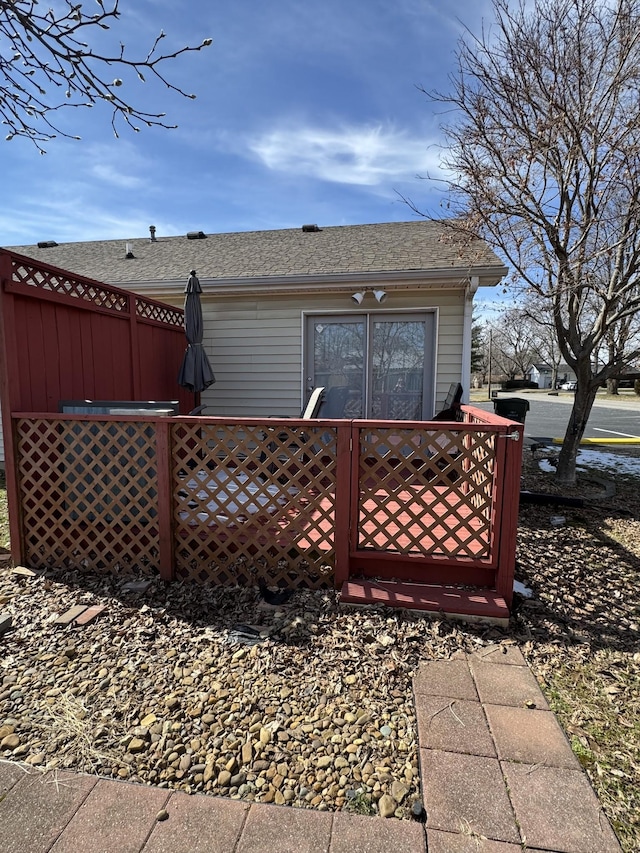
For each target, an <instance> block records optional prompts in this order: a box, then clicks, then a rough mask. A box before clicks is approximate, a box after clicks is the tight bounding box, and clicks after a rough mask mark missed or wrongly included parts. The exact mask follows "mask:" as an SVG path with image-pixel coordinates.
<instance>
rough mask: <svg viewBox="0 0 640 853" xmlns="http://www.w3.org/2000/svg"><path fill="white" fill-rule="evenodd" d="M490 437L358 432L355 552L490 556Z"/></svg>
mask: <svg viewBox="0 0 640 853" xmlns="http://www.w3.org/2000/svg"><path fill="white" fill-rule="evenodd" d="M494 459H495V433H489V432H487V433H484V432H482V433H480V432H478V433H473V434H472V433H470V432H466V431H462V430H460V431H458V430H445V429H434V430H418V429H401V428H394V429H388V428H385V429H382V428H381V429H369V428H367V429H366V431H365V430H362V431H361V433H360V462H359V472H360V473H359V504H358V539H357V542H358V548H361V549H374V550H378V551H392V552H397V553H401V554H422V555H438V556H444V557H449V558H457V557H465V558H475V559H488V558H489V557H490V556H491V544H492V540H491V535H492V520H493V493H494V490H495V486H494V467H495V466H494Z"/></svg>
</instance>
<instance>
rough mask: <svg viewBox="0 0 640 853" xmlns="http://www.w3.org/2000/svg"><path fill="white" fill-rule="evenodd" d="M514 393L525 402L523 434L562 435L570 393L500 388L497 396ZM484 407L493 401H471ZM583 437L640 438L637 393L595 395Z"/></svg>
mask: <svg viewBox="0 0 640 853" xmlns="http://www.w3.org/2000/svg"><path fill="white" fill-rule="evenodd" d="M508 397H518V398H520V399H522V400H527V401H528V402H529V406H530V408H529V412H528V413H527V417H526V421H525V435H526V436H527V437H530V438H562V437H564V433H565V430H566V428H567V423H568V422H569V415H570V413H571V406H572V404H573V395H569V394H564V395H563V394H561V395H559V396H558V397H551V396H549V395H548V393H545V392H542V393H540V392H538V393H527V392H520V393H518V392H515V393H513V394H508V393H507V392H505V391H501V392H500V394H499V399H502V400H504V399H507V398H508ZM472 405H474V406H477V407H478V408H480V409H484V410H485V411H488V412H492V411H493V402H491V401H488V400H484V401H480V402H473V403H472ZM584 437H585V438H600V439H606V438H629V437H633V438H636V439H640V397H635V398H631V397H629V396H625V397H624V398H622V400H621V401H620V402H618V401H615V400H611V399H601V398H599V399H597V400H596V402H595V403H594V406H593V409H592V411H591V416H590V417H589V423H588V424H587V429H586V431H585V434H584Z"/></svg>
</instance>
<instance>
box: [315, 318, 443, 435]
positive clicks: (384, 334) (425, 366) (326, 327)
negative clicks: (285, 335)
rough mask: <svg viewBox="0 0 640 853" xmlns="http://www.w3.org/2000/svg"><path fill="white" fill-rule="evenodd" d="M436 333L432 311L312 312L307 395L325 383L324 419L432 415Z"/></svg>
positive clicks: (414, 417) (407, 418) (403, 418)
mask: <svg viewBox="0 0 640 853" xmlns="http://www.w3.org/2000/svg"><path fill="white" fill-rule="evenodd" d="M434 335H435V318H434V314H433V313H432V312H423V313H419V314H414V313H408V314H396V313H388V314H384V313H382V312H375V313H374V312H371V313H367V314H345V315H337V314H332V315H324V316H308V317H307V321H306V335H305V381H306V394H307V396H308V395H309V393H310V389H312V388H314V387H317V386H319V385H322V386H324V387H325V389H326V391H325V400H326V403H325V405H324V406H323V409H322V414H323V416H324V417H335V418H342V417H344V418H363V417H365V418H382V419H385V420H424V419H428V418H430V417H431V416H432V414H433V389H434V381H435V376H434V368H435V355H434V352H435V340H434Z"/></svg>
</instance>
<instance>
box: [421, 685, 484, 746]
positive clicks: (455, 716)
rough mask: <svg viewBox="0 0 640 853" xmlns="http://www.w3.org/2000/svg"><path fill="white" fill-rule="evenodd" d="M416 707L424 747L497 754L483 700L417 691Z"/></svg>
mask: <svg viewBox="0 0 640 853" xmlns="http://www.w3.org/2000/svg"><path fill="white" fill-rule="evenodd" d="M415 707H416V717H417V722H418V737H419V740H420V746H421V747H423V748H425V749H440V750H444V751H445V752H466V753H468V754H470V755H489V756H492V757H493V758H495V757H496V755H497V753H496V749H495V746H494V743H493V738H492V737H491V732H490V731H489V726H488V724H487V720H486V717H485V715H484V710H483V709H482V705H481V704H480V702H469V701H468V700H466V699H449V698H448V697H445V696H423V695H421V694H417V695H416V697H415Z"/></svg>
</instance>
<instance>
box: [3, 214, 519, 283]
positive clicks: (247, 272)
mask: <svg viewBox="0 0 640 853" xmlns="http://www.w3.org/2000/svg"><path fill="white" fill-rule="evenodd" d="M127 243H128V244H130V248H131V251H132V253H133V256H134V257H132V258H127V257H126V244H127ZM10 248H11V250H12V251H15V252H19V253H20V254H22V255H27V256H28V257H32V258H34V259H37V260H41V261H43V262H45V263H48V264H52V265H53V266H56V267H61V268H62V269H66V270H69V271H71V272H75V273H77V274H79V275H85V276H88V277H89V278H94V279H97V280H100V281H108V282H111V283H115V284H118V283H123V282H126V283H131V284H134V283H136V282H167V281H182V280H184V279H185V276H188V273H189V271H190V270H191V269H195V270H197V273H198V276H199V277H200V279H201V280H202V279H209V280H211V281H213V282H215V281H233V280H235V281H242V280H243V279H265V278H269V277H279V278H296V279H300V278H303V277H309V276H311V277H323V276H327V277H335V276H345V275H349V274H352V273H359V274H362V273H364V274H366V273H385V272H388V273H391V272H402V271H405V272H408V271H420V270H428V271H435V270H442V271H443V273H445V272H448V273H449V274H450V273H451V272H452V271H454V270H458V271H460V272H461V274H464V273H466V274H467V275H468V274H469V271H470V270H471V269H473V270H475V269H482V270H483V271H484V274H485V275H486V274H488V275H489V276H490V277H492V278H494V279H495V280H493V281H491V283H492V284H494V283H495V282H496V281H498V280H499V279H500V278H501V277H502V276H503V275H504V274H505V272H506V270H505V269H504V267H503V266H502V264H501V262H500V260H499V259H498V258H497V257H496V255H495V254H494V253H493V252H492V251H491V250H490V249H489V247H488V246H487V245H486V244H485V243H483V242H482V241H475V242H473V243H472V244H471V245H468V246H463V245H462V244H461V243H460V241H459V240H456V239H455V236H454V232H453V231H452V229H451V228H448V227H447V226H446V225H445V224H444V223H443V222H433V221H426V220H416V221H413V222H388V223H380V224H374V225H345V226H336V227H329V228H320V229H318V230H306V229H304V230H303V229H302V228H290V229H284V230H278V231H275V230H274V231H244V232H238V233H229V234H208V235H206V237H205V238H204V239H188V238H187V236H186V235H184V236H182V237H158V238H157V240H155V241H151V240H150V238H149V237H148V236H147V237H143V238H134V237H132V238H129V239H122V240H98V241H87V242H81V243H61V244H59V245H56V246H51V247H49V248H39V247H38V246H37V245H35V246H12V247H10ZM487 283H489V282H487Z"/></svg>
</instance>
